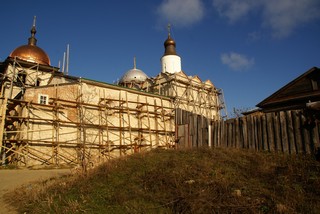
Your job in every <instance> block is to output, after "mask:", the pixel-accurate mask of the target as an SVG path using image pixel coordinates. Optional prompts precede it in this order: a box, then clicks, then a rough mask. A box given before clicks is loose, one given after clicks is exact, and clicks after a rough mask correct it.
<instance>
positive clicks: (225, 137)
mask: <svg viewBox="0 0 320 214" xmlns="http://www.w3.org/2000/svg"><path fill="white" fill-rule="evenodd" d="M222 133H223V135H222V137H223V140H222V141H221V147H223V148H226V147H227V145H228V123H227V121H224V124H223V126H222Z"/></svg>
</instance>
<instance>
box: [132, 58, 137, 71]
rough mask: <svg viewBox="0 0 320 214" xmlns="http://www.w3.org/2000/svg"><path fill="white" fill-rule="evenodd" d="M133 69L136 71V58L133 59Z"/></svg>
mask: <svg viewBox="0 0 320 214" xmlns="http://www.w3.org/2000/svg"><path fill="white" fill-rule="evenodd" d="M133 69H137V64H136V57H135V56H134V57H133Z"/></svg>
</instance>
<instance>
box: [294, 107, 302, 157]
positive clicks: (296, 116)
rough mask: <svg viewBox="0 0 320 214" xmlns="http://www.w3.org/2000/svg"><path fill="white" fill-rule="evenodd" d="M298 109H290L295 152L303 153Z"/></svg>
mask: <svg viewBox="0 0 320 214" xmlns="http://www.w3.org/2000/svg"><path fill="white" fill-rule="evenodd" d="M300 114H301V112H300V111H292V115H293V124H294V125H293V129H294V138H295V148H296V153H304V147H303V139H302V130H303V128H302V127H301V121H300Z"/></svg>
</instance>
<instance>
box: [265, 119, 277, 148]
mask: <svg viewBox="0 0 320 214" xmlns="http://www.w3.org/2000/svg"><path fill="white" fill-rule="evenodd" d="M266 120H267V121H266V123H267V135H268V150H269V151H271V152H273V151H274V150H275V149H274V128H273V113H267V114H266Z"/></svg>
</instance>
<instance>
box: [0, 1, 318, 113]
mask: <svg viewBox="0 0 320 214" xmlns="http://www.w3.org/2000/svg"><path fill="white" fill-rule="evenodd" d="M1 9H2V10H1V13H0V17H1V18H0V24H1V36H0V61H3V60H5V59H6V57H7V56H8V55H9V54H10V52H11V51H12V50H13V49H14V48H16V47H18V46H20V45H23V44H26V43H27V39H28V37H29V36H30V28H31V26H32V22H33V16H37V21H36V27H37V34H36V38H37V39H38V43H37V45H38V46H39V47H41V48H42V49H44V50H45V51H46V52H47V53H48V55H49V57H50V59H51V64H52V65H53V66H58V63H59V61H61V62H62V58H63V52H64V51H65V50H66V46H67V44H70V66H69V74H70V75H74V76H81V77H86V78H90V79H95V80H99V81H104V82H108V83H112V82H114V81H116V80H117V79H119V78H120V77H121V76H122V75H123V74H124V73H125V72H126V71H127V70H129V69H131V68H132V67H133V57H134V56H136V57H137V67H138V68H139V69H141V70H143V71H144V72H145V73H146V74H147V75H149V76H150V77H152V76H156V75H157V74H158V73H159V72H160V69H161V65H160V58H161V56H162V55H163V52H164V47H163V42H164V41H165V39H166V38H167V24H168V23H171V25H172V31H171V35H172V37H173V38H174V40H175V41H176V43H177V53H178V54H179V55H180V57H181V59H182V70H183V71H184V72H185V73H186V74H187V75H198V76H199V77H200V79H202V80H203V81H205V80H207V79H210V80H211V81H212V82H213V84H214V85H215V86H216V87H218V88H222V89H223V91H224V96H225V100H226V105H227V108H228V111H229V112H230V111H232V109H233V108H251V107H254V106H255V105H256V104H258V103H259V102H260V101H262V100H263V99H264V98H266V97H267V96H269V95H271V94H272V93H273V92H275V91H276V90H278V89H279V88H281V87H282V86H284V85H285V84H287V83H288V82H290V81H291V80H293V79H294V78H296V77H298V76H299V75H300V74H302V73H304V72H305V71H307V70H308V69H310V68H311V67H314V66H317V67H320V51H319V50H320V39H319V38H320V13H319V11H320V1H319V0H152V1H148V0H108V1H102V0H90V1H88V0H84V1H71V0H69V1H62V0H61V1H60V0H56V1H42V0H41V1H40V0H30V1H4V2H2V3H1Z"/></svg>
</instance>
